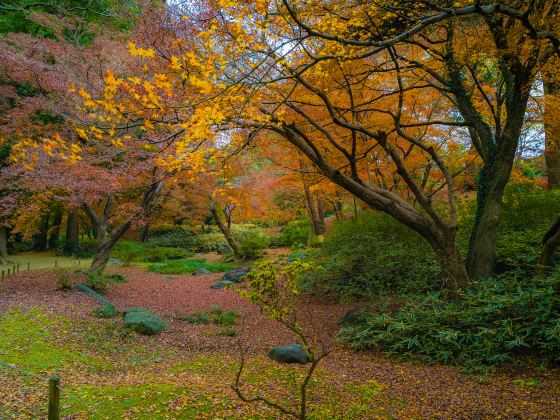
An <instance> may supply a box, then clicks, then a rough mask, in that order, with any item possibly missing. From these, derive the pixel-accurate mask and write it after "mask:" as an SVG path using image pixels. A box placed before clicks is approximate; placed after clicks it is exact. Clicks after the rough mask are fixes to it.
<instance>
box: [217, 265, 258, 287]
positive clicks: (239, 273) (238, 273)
mask: <svg viewBox="0 0 560 420" xmlns="http://www.w3.org/2000/svg"><path fill="white" fill-rule="evenodd" d="M249 271H251V267H247V266H244V267H239V268H235V269H233V270H230V271H228V272H227V273H225V274H224V275H223V277H222V278H221V280H220V282H222V281H224V280H228V281H232V282H234V283H240V282H241V281H242V279H243V277H244V276H245V275H246V274H247V273H248V272H249Z"/></svg>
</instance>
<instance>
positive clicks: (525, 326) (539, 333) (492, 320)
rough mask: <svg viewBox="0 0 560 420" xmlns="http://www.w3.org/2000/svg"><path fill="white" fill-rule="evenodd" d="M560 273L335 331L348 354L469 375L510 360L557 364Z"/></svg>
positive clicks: (412, 305) (508, 280) (496, 285)
mask: <svg viewBox="0 0 560 420" xmlns="http://www.w3.org/2000/svg"><path fill="white" fill-rule="evenodd" d="M559 292H560V271H559V272H556V273H555V274H554V275H553V276H551V277H548V278H544V279H543V278H541V279H533V280H520V279H517V278H512V277H510V276H501V277H499V278H496V279H488V280H484V281H479V282H474V283H472V284H471V286H470V287H469V288H468V289H467V290H466V291H465V293H464V294H463V295H462V296H460V298H458V299H456V300H451V299H443V298H442V297H441V296H440V295H439V294H437V293H432V294H428V295H427V296H425V297H424V298H423V299H415V300H411V301H410V302H408V303H407V304H405V305H404V307H402V308H401V309H399V310H397V311H395V312H382V313H376V314H372V315H371V316H370V317H369V318H368V319H367V320H366V322H365V323H363V324H361V325H358V326H350V327H348V328H345V329H343V330H342V337H343V339H344V340H345V341H346V342H349V343H350V344H351V345H352V346H353V347H354V348H359V349H364V348H381V349H384V350H385V351H386V352H388V353H389V354H391V355H398V356H401V357H419V358H420V359H421V360H422V361H424V362H427V363H434V362H438V363H447V364H457V365H461V366H463V367H464V368H465V369H467V370H469V371H477V370H478V371H486V370H487V369H488V368H491V367H495V366H499V365H500V364H502V363H504V362H510V361H512V360H513V359H514V357H515V356H523V355H526V356H531V357H538V358H540V359H542V360H544V361H549V362H558V361H560V294H559Z"/></svg>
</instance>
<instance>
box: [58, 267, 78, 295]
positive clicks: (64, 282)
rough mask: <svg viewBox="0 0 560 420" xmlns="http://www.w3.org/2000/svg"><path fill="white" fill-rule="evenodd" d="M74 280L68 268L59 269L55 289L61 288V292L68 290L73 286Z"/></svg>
mask: <svg viewBox="0 0 560 420" xmlns="http://www.w3.org/2000/svg"><path fill="white" fill-rule="evenodd" d="M74 284H75V280H74V276H73V274H72V273H71V272H69V271H68V270H60V271H59V274H58V277H57V278H56V289H57V290H62V291H63V292H69V291H70V290H72V286H74Z"/></svg>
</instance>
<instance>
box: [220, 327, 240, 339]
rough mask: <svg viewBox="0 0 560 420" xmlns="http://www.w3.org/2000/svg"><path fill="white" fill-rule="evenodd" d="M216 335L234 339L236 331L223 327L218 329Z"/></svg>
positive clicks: (232, 328) (233, 328)
mask: <svg viewBox="0 0 560 420" xmlns="http://www.w3.org/2000/svg"><path fill="white" fill-rule="evenodd" d="M218 335H222V336H225V337H235V336H236V335H237V329H236V328H235V327H230V326H225V327H222V328H220V331H218Z"/></svg>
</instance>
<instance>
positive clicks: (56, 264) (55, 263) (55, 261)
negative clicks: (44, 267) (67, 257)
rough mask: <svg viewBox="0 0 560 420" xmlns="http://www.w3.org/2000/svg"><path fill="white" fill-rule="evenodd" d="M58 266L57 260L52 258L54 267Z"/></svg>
mask: <svg viewBox="0 0 560 420" xmlns="http://www.w3.org/2000/svg"><path fill="white" fill-rule="evenodd" d="M57 267H58V260H54V268H57Z"/></svg>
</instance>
